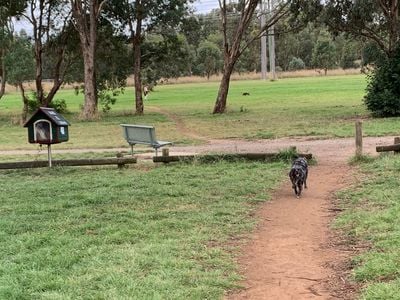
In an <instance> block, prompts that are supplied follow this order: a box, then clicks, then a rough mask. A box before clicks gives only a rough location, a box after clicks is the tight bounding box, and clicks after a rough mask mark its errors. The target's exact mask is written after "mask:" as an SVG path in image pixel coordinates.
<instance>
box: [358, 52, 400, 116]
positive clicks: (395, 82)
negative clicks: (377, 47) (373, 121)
mask: <svg viewBox="0 0 400 300" xmlns="http://www.w3.org/2000/svg"><path fill="white" fill-rule="evenodd" d="M366 91H367V95H366V96H365V97H364V103H365V105H366V106H367V108H368V109H369V110H370V111H371V113H372V115H373V116H375V117H395V116H400V48H399V49H398V50H397V52H396V55H394V57H391V58H387V59H386V60H384V61H381V62H379V63H377V64H376V67H375V69H374V70H373V71H372V73H371V74H370V75H369V76H368V85H367V88H366Z"/></svg>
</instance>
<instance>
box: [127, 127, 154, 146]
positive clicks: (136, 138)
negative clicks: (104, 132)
mask: <svg viewBox="0 0 400 300" xmlns="http://www.w3.org/2000/svg"><path fill="white" fill-rule="evenodd" d="M121 126H122V130H123V134H124V138H125V139H126V141H127V142H128V143H129V144H148V145H153V144H155V143H157V140H156V132H155V129H154V127H153V126H145V125H131V124H121Z"/></svg>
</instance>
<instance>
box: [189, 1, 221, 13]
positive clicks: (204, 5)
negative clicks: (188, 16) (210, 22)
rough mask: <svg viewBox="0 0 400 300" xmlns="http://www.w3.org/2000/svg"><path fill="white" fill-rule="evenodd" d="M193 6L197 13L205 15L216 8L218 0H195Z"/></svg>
mask: <svg viewBox="0 0 400 300" xmlns="http://www.w3.org/2000/svg"><path fill="white" fill-rule="evenodd" d="M194 6H195V8H196V12H197V13H207V12H209V11H210V10H212V9H213V8H217V7H218V0H196V1H195V2H194Z"/></svg>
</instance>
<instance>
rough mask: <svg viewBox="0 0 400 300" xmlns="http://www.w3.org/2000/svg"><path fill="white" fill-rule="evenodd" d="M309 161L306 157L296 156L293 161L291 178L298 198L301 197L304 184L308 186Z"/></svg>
mask: <svg viewBox="0 0 400 300" xmlns="http://www.w3.org/2000/svg"><path fill="white" fill-rule="evenodd" d="M307 176H308V163H307V160H306V159H305V158H304V157H300V158H296V159H295V160H294V161H293V164H292V168H291V169H290V172H289V178H290V181H291V182H292V188H293V189H294V193H295V194H296V196H297V198H299V197H300V195H301V191H302V189H303V185H304V187H305V188H307Z"/></svg>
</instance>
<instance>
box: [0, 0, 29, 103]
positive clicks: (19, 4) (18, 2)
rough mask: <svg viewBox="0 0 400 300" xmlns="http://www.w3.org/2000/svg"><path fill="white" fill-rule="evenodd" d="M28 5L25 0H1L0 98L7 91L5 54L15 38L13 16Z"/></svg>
mask: <svg viewBox="0 0 400 300" xmlns="http://www.w3.org/2000/svg"><path fill="white" fill-rule="evenodd" d="M25 6H26V1H24V0H2V1H1V2H0V79H1V85H0V99H1V98H2V97H3V95H4V93H5V87H6V81H7V71H6V66H5V56H6V55H7V53H8V52H9V51H10V50H11V44H12V39H13V23H12V17H14V16H18V15H20V14H21V13H22V12H23V11H24V9H25Z"/></svg>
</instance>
